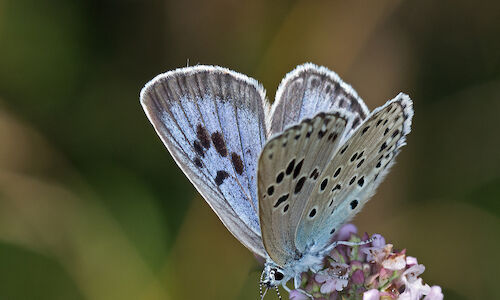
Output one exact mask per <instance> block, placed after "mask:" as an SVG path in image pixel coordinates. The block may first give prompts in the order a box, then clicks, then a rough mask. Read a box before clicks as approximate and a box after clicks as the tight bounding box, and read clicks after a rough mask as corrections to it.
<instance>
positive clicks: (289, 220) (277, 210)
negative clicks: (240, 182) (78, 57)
mask: <svg viewBox="0 0 500 300" xmlns="http://www.w3.org/2000/svg"><path fill="white" fill-rule="evenodd" d="M349 119H350V117H349V115H348V113H340V112H336V113H320V114H318V115H316V116H315V117H314V118H312V119H305V120H303V121H302V122H300V123H299V124H297V125H295V126H292V127H290V128H288V129H286V130H285V131H284V132H283V133H281V134H279V135H276V136H275V137H274V138H271V139H270V140H269V142H268V143H267V144H266V145H265V146H264V149H263V150H262V154H261V156H260V158H259V173H258V176H259V179H258V190H259V209H260V214H259V216H260V222H261V223H260V224H261V226H262V239H263V241H264V246H265V248H266V250H267V253H268V254H269V256H270V257H271V258H272V260H273V261H274V262H275V263H277V264H278V265H280V266H282V267H285V266H287V265H288V264H289V263H291V262H293V261H294V260H296V259H297V257H300V254H301V251H299V248H297V245H296V243H295V233H296V230H297V226H298V224H299V222H300V218H301V216H302V212H303V210H304V207H305V206H306V205H307V203H308V202H309V201H310V197H311V193H312V189H313V188H314V186H315V185H316V182H317V180H318V178H319V177H320V176H321V174H323V171H324V169H325V166H326V165H327V164H328V162H329V161H330V160H331V159H332V155H333V154H334V153H335V152H336V150H337V148H338V147H339V142H340V138H341V136H342V135H343V134H344V132H345V129H346V125H347V123H348V120H349Z"/></svg>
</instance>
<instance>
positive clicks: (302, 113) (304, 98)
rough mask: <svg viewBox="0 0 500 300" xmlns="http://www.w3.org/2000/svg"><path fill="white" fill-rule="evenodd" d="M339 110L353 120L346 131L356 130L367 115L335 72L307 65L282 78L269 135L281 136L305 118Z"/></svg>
mask: <svg viewBox="0 0 500 300" xmlns="http://www.w3.org/2000/svg"><path fill="white" fill-rule="evenodd" d="M339 109H341V110H346V111H348V112H350V113H351V115H352V116H353V118H352V120H351V121H352V124H348V125H347V127H353V128H356V127H357V126H359V124H360V123H361V121H362V120H364V119H365V118H366V117H367V115H368V114H369V111H368V108H367V107H366V105H365V104H364V102H363V100H361V98H359V96H358V95H357V93H356V92H355V91H354V90H353V89H352V88H351V87H350V86H349V85H348V84H346V83H344V82H343V81H342V80H341V79H340V78H339V76H338V75H337V74H336V73H335V72H333V71H330V70H328V69H327V68H325V67H319V66H316V65H314V64H310V63H308V64H304V65H300V66H298V67H297V68H295V70H293V71H291V72H290V73H288V74H287V75H286V76H285V78H284V79H283V81H282V82H281V84H280V86H279V88H278V91H277V92H276V100H275V102H274V103H273V107H272V110H271V120H270V126H269V127H270V133H271V134H277V133H281V132H282V131H283V130H285V129H286V128H287V127H289V126H292V125H294V124H298V123H299V122H300V121H301V120H303V119H305V118H313V117H314V116H316V115H317V114H318V113H320V112H331V111H333V110H339ZM350 132H351V130H350V129H349V130H346V131H345V134H346V135H348V134H349V133H350Z"/></svg>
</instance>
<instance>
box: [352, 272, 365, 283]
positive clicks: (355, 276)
mask: <svg viewBox="0 0 500 300" xmlns="http://www.w3.org/2000/svg"><path fill="white" fill-rule="evenodd" d="M351 280H352V282H353V283H354V284H362V283H364V282H365V275H364V274H363V271H361V270H360V269H357V270H356V271H354V273H352V276H351Z"/></svg>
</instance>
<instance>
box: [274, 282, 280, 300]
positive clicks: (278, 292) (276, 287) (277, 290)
mask: <svg viewBox="0 0 500 300" xmlns="http://www.w3.org/2000/svg"><path fill="white" fill-rule="evenodd" d="M274 288H275V289H276V294H278V299H280V300H282V299H281V295H280V290H279V289H278V286H277V285H275V286H274Z"/></svg>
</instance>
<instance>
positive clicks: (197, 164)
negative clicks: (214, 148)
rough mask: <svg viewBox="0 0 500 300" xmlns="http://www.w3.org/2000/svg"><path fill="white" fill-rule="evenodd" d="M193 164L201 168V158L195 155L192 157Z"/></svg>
mask: <svg viewBox="0 0 500 300" xmlns="http://www.w3.org/2000/svg"><path fill="white" fill-rule="evenodd" d="M193 161H194V164H195V165H196V166H197V167H198V168H203V164H202V163H201V160H200V158H199V157H195V158H194V160H193Z"/></svg>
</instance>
